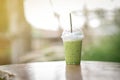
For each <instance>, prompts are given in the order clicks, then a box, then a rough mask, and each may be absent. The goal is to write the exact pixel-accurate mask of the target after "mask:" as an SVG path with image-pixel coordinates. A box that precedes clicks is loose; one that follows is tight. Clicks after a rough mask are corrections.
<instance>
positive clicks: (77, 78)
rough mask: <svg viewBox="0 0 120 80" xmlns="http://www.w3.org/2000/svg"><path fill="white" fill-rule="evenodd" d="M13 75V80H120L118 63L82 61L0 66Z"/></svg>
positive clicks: (0, 68) (119, 64)
mask: <svg viewBox="0 0 120 80" xmlns="http://www.w3.org/2000/svg"><path fill="white" fill-rule="evenodd" d="M0 70H6V71H9V72H12V73H14V74H15V80H120V63H112V62H97V61H96V62H95V61H82V62H81V65H66V64H65V62H64V61H56V62H36V63H28V64H15V65H4V66H0Z"/></svg>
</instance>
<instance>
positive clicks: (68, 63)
mask: <svg viewBox="0 0 120 80" xmlns="http://www.w3.org/2000/svg"><path fill="white" fill-rule="evenodd" d="M66 64H67V65H80V63H71V62H66Z"/></svg>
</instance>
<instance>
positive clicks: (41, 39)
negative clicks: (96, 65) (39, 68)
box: [0, 0, 120, 65]
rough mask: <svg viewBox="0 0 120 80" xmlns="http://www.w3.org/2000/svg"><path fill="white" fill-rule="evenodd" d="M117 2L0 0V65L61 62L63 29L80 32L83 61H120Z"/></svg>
mask: <svg viewBox="0 0 120 80" xmlns="http://www.w3.org/2000/svg"><path fill="white" fill-rule="evenodd" d="M119 3H120V1H119V0H0V64H1V65H3V64H15V63H28V62H37V61H40V62H41V61H60V60H64V48H63V43H62V39H61V33H62V31H63V30H70V18H69V13H70V12H71V11H75V12H74V13H72V22H73V28H79V29H82V30H83V33H84V35H85V38H84V40H83V45H82V60H89V61H90V60H91V61H111V62H120V5H119Z"/></svg>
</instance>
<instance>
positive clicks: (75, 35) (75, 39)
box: [62, 31, 83, 64]
mask: <svg viewBox="0 0 120 80" xmlns="http://www.w3.org/2000/svg"><path fill="white" fill-rule="evenodd" d="M82 39H83V34H82V32H81V31H73V32H72V33H71V32H69V31H64V32H63V34H62V40H63V45H64V52H65V61H66V64H80V61H81V50H82Z"/></svg>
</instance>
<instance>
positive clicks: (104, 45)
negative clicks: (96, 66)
mask: <svg viewBox="0 0 120 80" xmlns="http://www.w3.org/2000/svg"><path fill="white" fill-rule="evenodd" d="M119 36H120V34H117V35H114V36H107V37H106V36H105V37H102V38H101V39H99V40H98V43H99V45H97V46H96V45H95V43H92V44H88V46H87V47H88V49H84V55H83V56H82V59H83V60H97V61H114V62H120V37H119Z"/></svg>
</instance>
